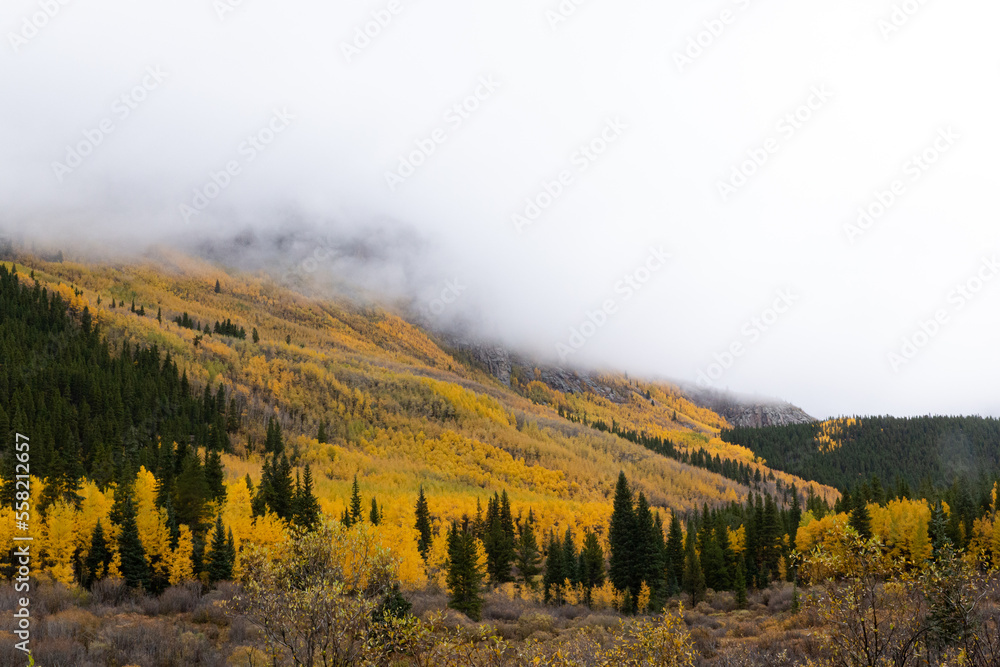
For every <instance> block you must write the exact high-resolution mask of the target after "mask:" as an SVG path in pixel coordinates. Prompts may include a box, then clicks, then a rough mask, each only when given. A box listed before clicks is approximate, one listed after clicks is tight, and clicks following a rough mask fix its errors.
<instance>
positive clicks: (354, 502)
mask: <svg viewBox="0 0 1000 667" xmlns="http://www.w3.org/2000/svg"><path fill="white" fill-rule="evenodd" d="M349 508H350V519H351V525H352V526H353V525H354V524H356V523H359V522H360V521H361V489H360V488H359V487H358V476H357V475H355V476H354V484H353V485H352V486H351V502H350V505H349Z"/></svg>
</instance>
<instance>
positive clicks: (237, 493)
mask: <svg viewBox="0 0 1000 667" xmlns="http://www.w3.org/2000/svg"><path fill="white" fill-rule="evenodd" d="M250 503H251V498H250V489H248V488H247V483H246V480H245V479H239V480H237V481H235V482H232V483H229V484H226V502H225V504H224V505H223V506H222V524H223V525H224V526H226V527H227V528H229V529H231V530H232V531H233V542H234V543H235V545H236V550H237V552H238V551H239V549H240V546H242V545H243V543H244V542H245V541H246V540H248V539H250V536H251V535H252V534H253V509H252V507H251V504H250Z"/></svg>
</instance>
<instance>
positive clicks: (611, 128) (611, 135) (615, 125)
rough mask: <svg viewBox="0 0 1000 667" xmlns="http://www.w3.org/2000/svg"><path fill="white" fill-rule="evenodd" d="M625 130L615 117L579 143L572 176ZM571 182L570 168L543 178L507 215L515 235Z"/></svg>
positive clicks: (586, 166)
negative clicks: (537, 187)
mask: <svg viewBox="0 0 1000 667" xmlns="http://www.w3.org/2000/svg"><path fill="white" fill-rule="evenodd" d="M626 129H628V123H626V122H625V121H623V120H622V119H621V117H619V116H615V117H614V118H610V119H608V120H607V122H605V124H604V127H603V128H601V130H600V131H599V132H598V133H597V135H596V136H594V137H593V138H592V139H590V140H589V141H587V142H584V143H583V144H580V145H579V146H578V147H577V149H576V150H575V151H574V152H573V154H572V155H571V156H570V158H569V163H570V166H571V167H575V168H576V170H575V173H577V174H582V173H584V172H585V171H587V169H589V168H590V166H591V165H592V164H594V163H595V162H597V160H598V159H600V157H601V156H602V155H604V154H605V153H606V152H607V151H608V149H609V148H610V147H611V145H612V144H614V143H615V142H616V141H618V139H620V138H621V136H622V132H623V131H624V130H626ZM575 179H576V177H575V175H574V170H573V169H562V170H560V171H559V172H558V173H557V174H556V175H555V176H553V177H552V179H551V180H549V179H543V180H542V182H541V186H540V187H539V189H538V190H537V191H536V192H535V194H533V195H529V196H528V197H526V198H525V199H524V208H522V209H521V210H520V211H518V212H516V213H513V214H511V216H510V221H511V222H512V223H513V225H514V229H515V230H516V231H517V233H518V234H522V233H523V232H524V228H525V227H527V226H528V225H532V224H534V223H535V222H536V221H537V220H538V218H540V217H541V215H542V213H544V212H545V211H547V210H548V209H549V208H551V207H552V205H553V204H555V203H556V201H557V200H558V199H559V198H560V197H562V196H563V195H564V194H565V193H566V190H567V189H568V188H569V187H570V186H571V185H573V183H574V181H575Z"/></svg>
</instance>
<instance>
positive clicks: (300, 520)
mask: <svg viewBox="0 0 1000 667" xmlns="http://www.w3.org/2000/svg"><path fill="white" fill-rule="evenodd" d="M373 502H374V500H373ZM319 514H320V511H319V500H317V499H316V495H315V494H314V493H313V476H312V469H311V468H310V467H309V464H306V467H305V471H304V472H303V474H302V486H301V487H299V489H298V490H297V493H296V496H295V510H294V514H293V516H292V521H293V522H294V523H295V524H296V525H298V526H302V527H303V528H305V529H306V530H313V529H315V528H316V526H317V525H319Z"/></svg>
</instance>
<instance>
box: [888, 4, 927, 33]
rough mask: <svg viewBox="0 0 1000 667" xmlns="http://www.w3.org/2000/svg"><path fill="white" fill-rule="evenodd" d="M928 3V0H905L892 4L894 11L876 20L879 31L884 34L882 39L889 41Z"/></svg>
mask: <svg viewBox="0 0 1000 667" xmlns="http://www.w3.org/2000/svg"><path fill="white" fill-rule="evenodd" d="M926 4H927V0H904V1H903V2H899V3H896V4H894V5H893V6H892V11H890V12H889V15H888V16H886V17H884V18H880V19H879V20H878V21H877V22H876V24H875V25H876V27H877V28H878V31H879V33H881V35H882V39H884V40H885V41H887V42H888V41H889V39H890V38H891V37H892V36H893V35H894V34H896V33H897V32H899V31H900V30H902V29H903V28H904V27H905V26H906V24H907V23H909V22H910V19H912V18H913V17H914V16H916V15H917V14H918V13H919V12H920V10H921V9H923V8H924V6H925V5H926Z"/></svg>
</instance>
